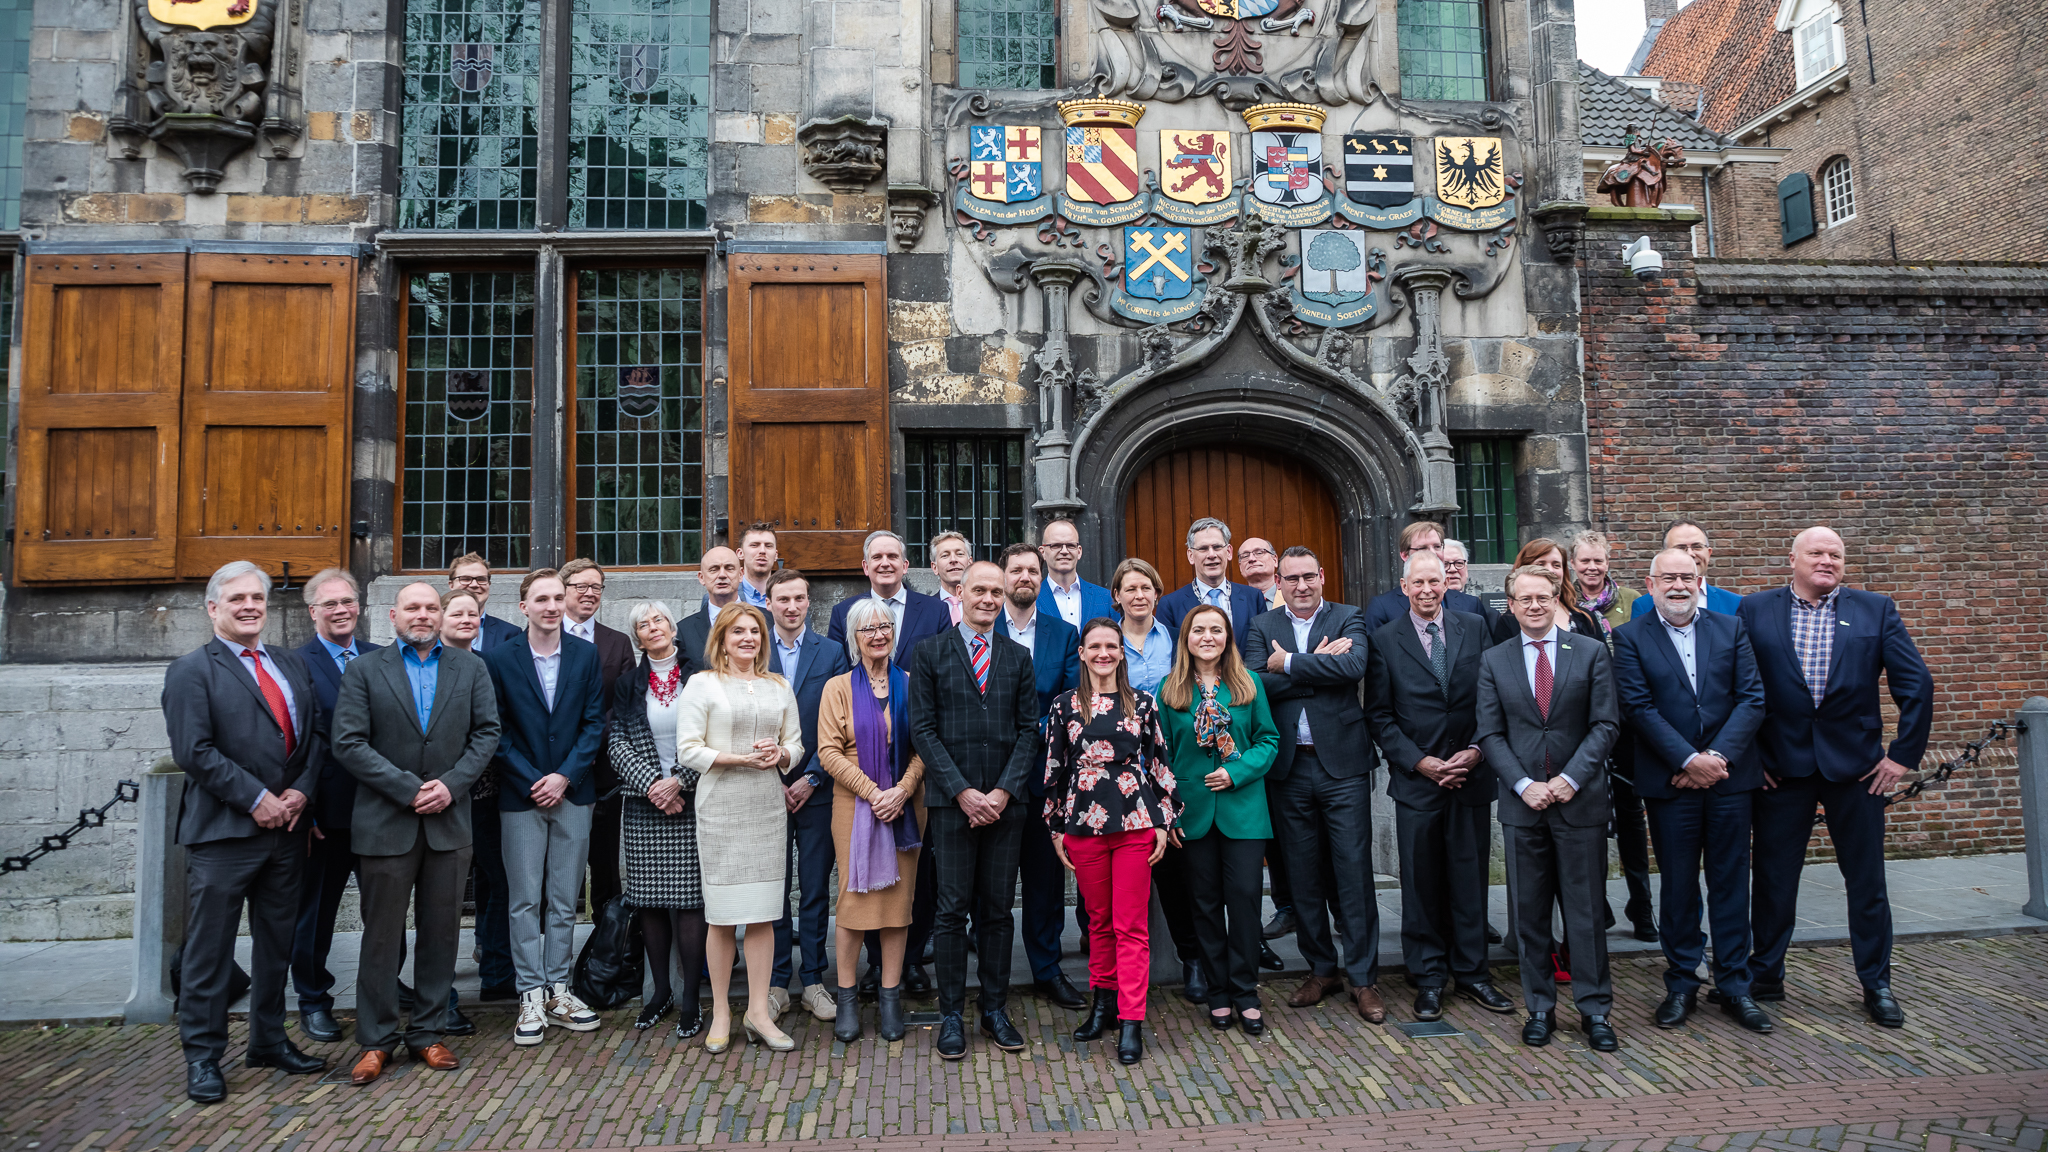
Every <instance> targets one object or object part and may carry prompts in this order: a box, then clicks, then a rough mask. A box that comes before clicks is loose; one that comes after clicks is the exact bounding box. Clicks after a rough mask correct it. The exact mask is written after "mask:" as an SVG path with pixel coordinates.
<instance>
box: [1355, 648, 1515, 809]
mask: <svg viewBox="0 0 2048 1152" xmlns="http://www.w3.org/2000/svg"><path fill="white" fill-rule="evenodd" d="M1441 619H1442V623H1443V632H1442V634H1441V635H1442V639H1441V641H1440V643H1444V644H1448V645H1449V646H1450V647H1449V648H1447V649H1446V650H1445V653H1444V658H1445V660H1446V662H1447V664H1448V669H1449V673H1450V697H1449V698H1448V699H1446V698H1445V696H1444V692H1443V689H1442V687H1440V686H1439V685H1438V684H1437V682H1436V672H1435V671H1434V670H1433V669H1432V668H1431V667H1430V663H1429V654H1428V653H1427V652H1425V651H1423V647H1422V640H1421V638H1420V637H1418V636H1416V635H1415V626H1414V624H1412V623H1411V622H1410V621H1409V619H1408V615H1407V613H1405V612H1404V613H1402V614H1401V616H1400V618H1398V619H1396V620H1392V621H1389V622H1388V623H1387V624H1386V625H1385V626H1384V627H1382V628H1381V629H1380V630H1379V631H1377V632H1375V633H1373V634H1372V645H1371V647H1370V648H1368V649H1367V651H1366V659H1365V722H1366V725H1367V726H1368V727H1370V728H1371V729H1372V738H1373V742H1374V743H1376V744H1378V745H1379V746H1380V754H1381V755H1383V756H1385V757H1386V758H1387V763H1388V764H1390V765H1392V767H1393V772H1392V774H1391V775H1390V776H1389V777H1388V778H1387V794H1388V795H1389V796H1392V797H1393V799H1394V802H1395V803H1397V804H1405V805H1407V806H1408V807H1410V808H1419V809H1422V810H1423V811H1426V812H1434V811H1436V810H1437V809H1439V808H1441V807H1443V806H1444V805H1445V804H1446V803H1452V802H1455V803H1458V804H1463V805H1465V806H1467V807H1471V808H1478V807H1482V806H1484V805H1487V804H1491V803H1493V797H1494V789H1493V788H1492V787H1490V785H1491V783H1492V780H1493V777H1492V776H1491V775H1489V774H1488V773H1487V771H1486V768H1485V766H1484V765H1474V766H1473V770H1472V772H1471V773H1470V774H1468V775H1467V776H1466V778H1465V783H1463V784H1461V785H1459V786H1458V787H1456V788H1445V787H1443V786H1441V785H1439V784H1438V783H1437V782H1436V781H1434V780H1431V779H1430V778H1429V777H1427V776H1424V775H1423V774H1422V773H1420V772H1418V771H1416V770H1415V766H1416V765H1417V764H1419V763H1421V762H1422V758H1423V757H1425V756H1434V757H1436V758H1438V759H1439V760H1448V759H1450V758H1451V757H1453V756H1455V755H1457V754H1458V753H1460V752H1462V751H1464V750H1465V749H1467V748H1470V747H1472V746H1473V745H1474V744H1476V743H1478V741H1477V740H1476V739H1475V738H1474V737H1475V734H1476V732H1477V730H1478V723H1479V721H1478V717H1477V714H1476V711H1475V709H1476V708H1477V706H1478V703H1479V658H1480V657H1481V656H1482V655H1484V654H1485V653H1486V650H1487V649H1488V648H1490V647H1492V646H1493V644H1492V641H1491V637H1490V636H1489V635H1488V633H1487V628H1486V621H1484V620H1482V619H1480V618H1479V617H1477V616H1474V615H1472V614H1471V613H1469V612H1448V611H1447V612H1445V613H1443V615H1442V618H1441Z"/></svg>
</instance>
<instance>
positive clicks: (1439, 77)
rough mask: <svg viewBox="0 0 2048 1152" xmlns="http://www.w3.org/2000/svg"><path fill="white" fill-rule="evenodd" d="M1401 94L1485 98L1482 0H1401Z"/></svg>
mask: <svg viewBox="0 0 2048 1152" xmlns="http://www.w3.org/2000/svg"><path fill="white" fill-rule="evenodd" d="M1400 20H1401V23H1400V33H1399V34H1400V45H1401V95H1402V96H1404V97H1406V98H1407V99H1410V100H1484V99H1486V7H1485V3H1484V0H1400Z"/></svg>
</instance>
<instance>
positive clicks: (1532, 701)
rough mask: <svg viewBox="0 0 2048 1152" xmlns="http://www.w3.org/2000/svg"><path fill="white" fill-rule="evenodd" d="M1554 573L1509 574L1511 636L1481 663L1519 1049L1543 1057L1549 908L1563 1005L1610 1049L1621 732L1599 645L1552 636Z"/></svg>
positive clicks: (1551, 988) (1551, 977) (1549, 994)
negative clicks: (1510, 916)
mask: <svg viewBox="0 0 2048 1152" xmlns="http://www.w3.org/2000/svg"><path fill="white" fill-rule="evenodd" d="M1560 594H1561V589H1560V585H1559V581H1558V579H1557V576H1556V575H1555V574H1553V573H1552V572H1551V571H1550V570H1549V569H1547V568H1540V567H1537V566H1535V565H1529V566H1527V567H1522V568H1517V569H1515V571H1514V573H1513V574H1512V575H1510V576H1509V577H1508V606H1509V608H1510V609H1511V611H1512V612H1513V615H1514V619H1515V622H1516V623H1517V624H1519V625H1520V630H1519V631H1518V632H1517V633H1516V635H1515V636H1513V637H1511V638H1509V639H1508V640H1505V641H1503V642H1501V643H1499V644H1496V645H1494V646H1493V647H1492V648H1489V649H1487V651H1486V655H1485V656H1484V657H1482V658H1481V659H1480V662H1479V701H1478V704H1477V707H1476V709H1475V711H1476V714H1477V717H1478V728H1479V748H1480V751H1481V752H1482V753H1484V754H1485V756H1486V766H1487V767H1488V768H1491V769H1492V770H1493V773H1494V775H1496V776H1498V777H1499V778H1500V824H1501V832H1502V833H1503V835H1504V836H1505V838H1506V841H1507V861H1508V891H1509V893H1510V898H1511V899H1512V900H1513V901H1514V908H1515V934H1516V937H1517V940H1516V943H1517V945H1518V947H1519V948H1520V950H1521V960H1522V1001H1523V1003H1524V1005H1526V1006H1527V1008H1528V1009H1529V1022H1528V1023H1527V1024H1526V1025H1524V1026H1523V1028H1522V1043H1524V1044H1527V1045H1529V1046H1530V1047H1532V1048H1540V1047H1542V1046H1543V1045H1545V1044H1548V1043H1550V1034H1551V1032H1552V1031H1554V1030H1555V1027H1556V1025H1555V1021H1554V1019H1553V1017H1554V1014H1555V1010H1556V1007H1557V981H1556V979H1555V973H1554V971H1553V969H1552V968H1551V966H1550V954H1551V952H1552V951H1553V949H1554V947H1555V945H1554V943H1553V942H1552V940H1551V936H1550V910H1551V907H1552V905H1554V904H1561V905H1562V906H1563V909H1564V932H1565V940H1566V942H1567V943H1569V944H1570V945H1571V953H1572V996H1573V998H1574V999H1575V1000H1576V1001H1577V1002H1578V1007H1579V1018H1580V1023H1581V1025H1582V1026H1583V1028H1584V1029H1585V1033H1586V1043H1587V1044H1588V1045H1590V1046H1591V1047H1593V1048H1594V1049H1596V1050H1598V1051H1601V1052H1612V1051H1614V1049H1615V1048H1617V1047H1619V1041H1618V1040H1617V1039H1616V1038H1615V1035H1614V1028H1613V1026H1612V1025H1611V1024H1609V1023H1608V1020H1607V1015H1608V1011H1609V1010H1610V1009H1611V1008H1612V1007H1613V1004H1614V993H1613V986H1612V984H1611V982H1610V981H1609V978H1608V971H1607V935H1606V933H1605V932H1604V931H1602V927H1601V926H1602V923H1603V922H1604V920H1605V912H1606V899H1607V819H1608V817H1609V815H1611V814H1612V810H1613V804H1612V803H1611V802H1610V800H1609V799H1608V792H1607V775H1606V770H1605V765H1606V763H1607V753H1608V751H1609V749H1611V748H1613V747H1614V741H1615V738H1616V737H1617V736H1618V735H1619V734H1620V732H1621V720H1620V711H1619V707H1618V705H1617V703H1616V699H1615V694H1614V674H1613V670H1612V668H1611V666H1610V664H1609V660H1608V656H1607V645H1605V644H1603V643H1601V641H1600V640H1599V638H1598V637H1584V636H1574V635H1573V634H1572V633H1570V632H1566V631H1563V630H1561V629H1559V628H1558V626H1557V623H1556V611H1557V598H1558V596H1559V595H1560Z"/></svg>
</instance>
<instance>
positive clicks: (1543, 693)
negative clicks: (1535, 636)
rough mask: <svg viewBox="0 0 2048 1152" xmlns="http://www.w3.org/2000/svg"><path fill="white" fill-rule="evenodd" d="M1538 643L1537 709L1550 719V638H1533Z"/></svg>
mask: <svg viewBox="0 0 2048 1152" xmlns="http://www.w3.org/2000/svg"><path fill="white" fill-rule="evenodd" d="M1530 643H1531V644H1534V645H1536V711H1537V712H1539V713H1541V714H1542V716H1543V718H1544V719H1545V720H1548V719H1550V650H1549V649H1548V648H1547V647H1545V645H1547V644H1549V643H1550V641H1548V640H1531V641H1530Z"/></svg>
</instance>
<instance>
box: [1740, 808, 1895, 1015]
mask: <svg viewBox="0 0 2048 1152" xmlns="http://www.w3.org/2000/svg"><path fill="white" fill-rule="evenodd" d="M1816 808H1818V809H1822V810H1825V811H1826V812H1827V816H1828V838H1829V839H1830V840H1832V841H1834V845H1835V866H1836V867H1838V868H1840V869H1841V870H1842V883H1843V886H1844V887H1846V888H1847V889H1848V897H1849V951H1850V954H1851V955H1852V956H1854V958H1855V960H1856V978H1857V979H1858V980H1860V981H1862V983H1863V986H1864V987H1865V988H1875V987H1877V986H1878V985H1880V984H1890V983H1891V979H1892V905H1891V897H1890V895H1889V894H1888V893H1887V891H1886V888H1885V875H1884V798H1883V797H1881V796H1872V795H1871V794H1870V782H1869V781H1867V780H1842V781H1835V780H1829V779H1826V778H1824V777H1822V776H1821V775H1819V774H1818V773H1816V774H1814V775H1812V776H1792V777H1786V778H1785V779H1783V780H1781V781H1779V783H1778V786H1777V787H1776V788H1766V789H1763V790H1761V791H1759V792H1757V793H1756V794H1755V798H1754V800H1753V801H1752V809H1753V812H1754V815H1753V817H1752V822H1753V825H1754V827H1755V829H1756V857H1755V869H1756V874H1755V876H1754V877H1753V879H1752V880H1751V883H1750V893H1751V901H1752V904H1753V906H1754V915H1755V924H1756V952H1755V954H1754V955H1752V956H1751V957H1750V962H1749V974H1750V978H1751V979H1752V980H1753V981H1756V982H1769V983H1782V982H1783V981H1784V979H1785V949H1786V948H1787V947H1789V946H1790V945H1791V943H1792V926H1793V919H1794V917H1795V916H1796V915H1797V913H1798V910H1799V871H1800V869H1801V868H1803V867H1805V865H1806V846H1807V844H1808V843H1809V842H1810V841H1812V839H1813V814H1814V811H1815V809H1816Z"/></svg>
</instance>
